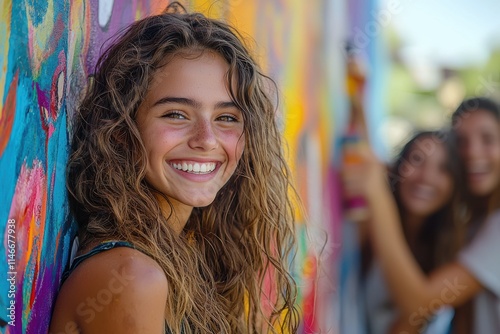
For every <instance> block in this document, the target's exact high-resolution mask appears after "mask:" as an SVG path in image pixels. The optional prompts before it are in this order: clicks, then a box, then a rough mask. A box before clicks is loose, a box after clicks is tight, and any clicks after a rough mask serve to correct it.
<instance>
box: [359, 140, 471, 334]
mask: <svg viewBox="0 0 500 334" xmlns="http://www.w3.org/2000/svg"><path fill="white" fill-rule="evenodd" d="M457 158H458V156H457V153H456V149H455V147H454V143H453V142H452V140H451V138H450V135H449V134H448V133H446V132H444V131H442V132H437V131H435V132H432V131H424V132H419V133H418V134H416V135H415V136H414V137H413V138H412V139H410V141H408V142H407V143H406V145H405V146H404V147H403V149H402V150H401V152H400V154H399V155H398V157H397V159H396V161H395V163H394V164H393V165H392V166H391V167H390V169H389V183H390V185H391V188H392V191H393V194H394V199H395V202H396V204H397V208H398V214H399V217H400V222H401V226H402V229H403V234H404V238H405V241H406V243H407V244H408V246H409V248H410V250H411V253H412V254H413V256H414V257H415V259H416V261H417V263H418V265H419V266H420V268H421V269H422V271H423V272H425V273H429V272H431V271H432V270H433V269H435V268H437V267H438V266H440V265H443V264H445V263H447V262H449V261H451V260H452V259H454V257H455V255H456V254H457V251H458V249H459V248H460V246H461V244H462V238H463V228H464V225H463V217H462V215H461V212H460V209H461V206H460V197H461V192H460V173H459V170H458V166H457V164H456V163H455V162H456V161H457ZM364 223H365V224H370V219H368V220H367V221H365V222H364ZM367 229H368V227H367V226H363V230H365V231H366V230H367ZM366 234H367V233H366V232H365V233H363V234H362V235H363V236H365V240H363V241H364V242H363V243H362V247H363V269H364V270H363V271H362V274H363V276H364V277H363V284H362V289H363V292H364V296H365V308H366V316H367V319H368V320H367V325H368V326H367V331H368V333H373V334H385V333H391V332H396V331H393V330H392V329H393V328H395V327H397V322H400V321H404V320H406V319H399V316H400V315H401V313H400V311H399V310H398V307H397V305H396V303H395V302H394V300H393V298H392V297H391V295H390V292H389V289H388V287H387V283H386V281H385V279H384V275H383V273H382V271H381V268H380V265H379V262H378V259H377V257H376V254H375V250H374V249H373V248H372V246H371V242H370V238H369V236H367V235H366ZM452 316H453V313H452V312H450V311H449V310H448V312H442V313H441V314H440V317H439V318H437V319H425V320H424V321H422V325H424V324H425V325H428V323H432V324H431V327H430V328H429V330H428V331H426V333H443V334H444V333H447V332H448V330H449V328H450V326H449V325H450V320H451V317H452ZM405 329H406V330H407V331H408V332H410V333H412V332H413V333H419V332H420V330H421V329H422V328H421V327H413V328H409V329H407V328H405ZM422 332H423V331H422Z"/></svg>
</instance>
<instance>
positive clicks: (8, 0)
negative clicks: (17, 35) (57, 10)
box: [0, 0, 12, 119]
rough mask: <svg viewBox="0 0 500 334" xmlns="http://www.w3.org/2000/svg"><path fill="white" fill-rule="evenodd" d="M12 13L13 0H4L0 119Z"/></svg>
mask: <svg viewBox="0 0 500 334" xmlns="http://www.w3.org/2000/svg"><path fill="white" fill-rule="evenodd" d="M11 14H12V0H4V1H3V3H2V6H1V7H0V45H1V46H2V47H1V51H0V52H1V58H0V60H1V63H0V66H1V71H2V75H0V119H1V118H2V116H3V96H4V91H5V85H6V82H5V79H6V73H7V62H8V61H9V59H8V56H9V39H10V25H11V23H10V17H11Z"/></svg>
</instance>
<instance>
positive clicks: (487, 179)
mask: <svg viewBox="0 0 500 334" xmlns="http://www.w3.org/2000/svg"><path fill="white" fill-rule="evenodd" d="M455 130H456V132H457V136H458V146H459V150H460V156H461V158H462V161H463V162H464V167H465V171H466V174H467V185H468V188H469V190H470V192H471V193H472V194H473V195H474V196H489V195H491V194H492V193H493V192H494V191H495V189H497V188H498V187H499V185H500V123H499V122H498V120H497V119H496V118H495V117H494V116H493V115H492V114H491V113H490V112H488V111H486V110H475V111H471V112H468V113H466V114H464V116H463V118H462V121H461V122H460V123H459V124H458V125H457V126H456V128H455Z"/></svg>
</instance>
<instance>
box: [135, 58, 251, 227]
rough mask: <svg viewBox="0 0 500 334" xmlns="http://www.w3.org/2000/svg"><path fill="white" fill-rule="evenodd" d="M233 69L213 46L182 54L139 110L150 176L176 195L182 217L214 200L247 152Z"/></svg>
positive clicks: (154, 183) (160, 187)
mask: <svg viewBox="0 0 500 334" xmlns="http://www.w3.org/2000/svg"><path fill="white" fill-rule="evenodd" d="M228 69H229V66H228V64H227V63H226V62H225V61H224V59H223V58H222V57H221V56H219V55H217V54H215V53H212V52H209V51H205V52H203V53H202V54H201V55H200V56H199V57H182V56H176V57H174V58H173V59H172V60H171V61H170V62H169V63H168V64H167V65H166V66H164V67H163V68H161V69H159V70H158V73H156V75H155V77H156V78H155V80H154V83H155V84H154V86H153V87H152V88H151V89H150V90H149V92H148V94H147V96H146V98H145V100H144V102H143V103H142V105H141V106H140V107H139V110H138V114H137V124H138V127H139V131H140V133H141V137H142V140H143V142H144V145H145V147H146V151H147V156H148V166H147V174H146V180H147V181H148V183H149V184H150V185H151V186H152V187H154V188H155V189H157V190H158V191H160V192H161V193H163V194H165V195H166V196H167V197H168V198H169V199H170V201H171V202H172V203H173V206H174V212H175V214H176V216H177V217H179V220H181V221H182V220H184V219H183V218H185V219H187V217H188V216H189V214H190V212H191V210H192V208H193V207H203V206H207V205H209V204H210V203H212V202H213V200H214V198H215V196H216V194H217V192H218V191H219V190H220V189H221V188H222V186H223V185H224V184H225V183H226V182H227V181H228V180H229V178H230V177H231V175H233V173H234V171H235V169H236V167H237V164H238V161H239V159H240V157H241V154H242V152H243V148H244V145H245V142H244V136H243V118H242V114H241V111H240V110H238V109H237V108H236V107H235V106H234V104H233V103H232V101H231V98H230V96H229V93H228V90H227V87H226V78H225V76H226V73H227V71H228ZM162 99H163V102H164V103H158V101H161V100H162ZM172 161H178V162H180V161H188V162H189V161H191V162H193V163H194V162H200V163H202V162H205V163H207V162H215V163H216V164H217V167H216V170H215V171H214V172H213V173H210V174H207V175H195V174H192V173H191V174H190V173H186V172H184V171H179V170H177V169H175V168H173V167H172V165H171V162H172ZM160 201H161V199H160ZM163 205H164V206H165V207H167V205H166V203H163Z"/></svg>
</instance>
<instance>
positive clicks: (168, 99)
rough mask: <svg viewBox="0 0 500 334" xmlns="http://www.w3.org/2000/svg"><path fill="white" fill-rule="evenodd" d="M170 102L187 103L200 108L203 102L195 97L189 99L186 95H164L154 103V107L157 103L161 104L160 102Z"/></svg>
mask: <svg viewBox="0 0 500 334" xmlns="http://www.w3.org/2000/svg"><path fill="white" fill-rule="evenodd" d="M168 103H178V104H185V105H187V106H190V107H193V108H200V107H201V103H199V102H198V101H195V100H193V99H188V98H185V97H169V96H166V97H162V98H161V99H159V100H158V101H156V102H155V103H154V104H153V107H156V106H157V105H160V104H168Z"/></svg>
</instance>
